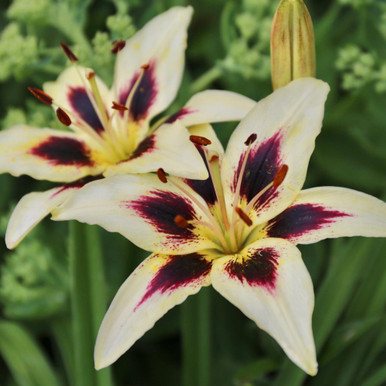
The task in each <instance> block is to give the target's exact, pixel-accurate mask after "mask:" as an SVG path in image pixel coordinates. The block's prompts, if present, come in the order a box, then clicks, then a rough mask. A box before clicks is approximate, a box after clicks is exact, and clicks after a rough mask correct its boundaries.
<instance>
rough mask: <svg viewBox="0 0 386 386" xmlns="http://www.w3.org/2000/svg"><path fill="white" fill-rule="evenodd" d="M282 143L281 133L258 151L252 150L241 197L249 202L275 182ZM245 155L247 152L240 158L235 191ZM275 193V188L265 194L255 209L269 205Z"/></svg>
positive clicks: (234, 184) (263, 144)
mask: <svg viewBox="0 0 386 386" xmlns="http://www.w3.org/2000/svg"><path fill="white" fill-rule="evenodd" d="M281 141H282V136H281V135H280V132H278V133H277V134H275V135H274V136H273V137H271V138H270V139H268V140H266V141H265V142H263V143H262V144H261V145H260V146H259V147H258V148H257V149H256V148H254V147H252V148H251V150H250V153H249V157H248V160H247V164H246V167H245V171H244V175H243V179H242V183H241V188H240V195H241V196H242V197H245V198H246V199H247V201H248V202H249V201H251V200H252V198H253V197H254V196H255V195H256V194H257V193H259V192H260V191H262V190H263V189H264V188H265V187H266V186H267V185H268V184H270V183H271V182H272V181H273V179H274V177H275V174H276V173H277V172H278V170H279V168H280V166H281V162H280V145H281ZM245 154H246V152H244V155H243V156H242V157H241V158H240V161H239V166H238V168H237V171H236V173H235V176H234V180H233V190H235V189H236V186H237V180H238V177H239V174H240V170H241V167H242V164H243V162H244V157H245ZM273 191H274V188H272V189H269V190H268V191H267V192H266V193H265V194H263V195H262V196H261V198H260V199H259V200H258V202H257V204H256V205H255V207H261V206H262V205H264V204H267V203H268V202H269V199H271V198H272V197H274V195H275V193H273Z"/></svg>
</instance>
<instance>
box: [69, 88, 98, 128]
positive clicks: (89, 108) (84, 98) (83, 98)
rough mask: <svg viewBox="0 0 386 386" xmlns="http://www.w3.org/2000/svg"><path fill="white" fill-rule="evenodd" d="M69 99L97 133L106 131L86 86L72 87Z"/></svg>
mask: <svg viewBox="0 0 386 386" xmlns="http://www.w3.org/2000/svg"><path fill="white" fill-rule="evenodd" d="M68 100H69V102H70V104H71V106H72V108H73V109H74V110H75V111H76V112H77V114H78V115H79V116H80V117H81V118H82V119H83V120H84V121H85V122H87V123H88V124H89V125H90V126H91V127H92V128H93V129H94V130H95V131H96V132H97V133H100V132H102V131H104V128H103V125H102V122H101V121H100V119H99V117H98V115H97V113H96V112H95V109H94V106H93V105H92V103H91V101H90V99H89V97H88V95H87V92H86V90H85V89H84V87H70V88H69V93H68Z"/></svg>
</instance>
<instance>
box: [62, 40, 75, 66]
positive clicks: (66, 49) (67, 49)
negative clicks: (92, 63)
mask: <svg viewBox="0 0 386 386" xmlns="http://www.w3.org/2000/svg"><path fill="white" fill-rule="evenodd" d="M60 47H62V50H63V51H64V53H65V54H66V56H67V58H68V59H70V61H71V62H72V63H74V62H77V61H78V58H77V57H76V55H75V54H74V53H73V52H72V51H71V50H70V47H69V46H68V45H67V44H65V43H63V42H60Z"/></svg>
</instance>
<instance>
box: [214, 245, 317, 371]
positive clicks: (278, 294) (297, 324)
mask: <svg viewBox="0 0 386 386" xmlns="http://www.w3.org/2000/svg"><path fill="white" fill-rule="evenodd" d="M211 280H212V285H213V287H214V288H215V289H216V290H217V291H218V292H219V293H220V294H221V295H223V296H224V297H225V298H226V299H228V300H229V301H230V302H231V303H232V304H234V305H235V306H236V307H238V308H239V309H240V310H241V311H242V312H243V313H244V314H245V315H246V316H248V317H249V318H250V319H252V320H253V321H254V322H255V323H256V324H257V326H258V327H260V328H261V329H263V330H264V331H266V332H267V333H268V334H270V335H271V336H272V337H273V338H274V339H275V340H276V341H277V342H278V343H279V344H280V346H281V347H282V348H283V350H284V351H285V353H286V354H287V356H288V357H289V358H290V359H291V360H292V361H293V362H294V363H295V364H297V365H298V366H299V367H300V368H302V369H303V370H304V371H305V372H307V373H308V374H310V375H315V374H316V372H317V363H316V353H315V345H314V340H313V336H312V327H311V317H312V311H313V307H314V292H313V287H312V281H311V278H310V275H309V273H308V271H307V269H306V267H305V265H304V263H303V261H302V258H301V255H300V251H299V250H298V249H297V248H296V247H295V246H294V245H293V244H291V243H289V242H288V241H286V240H281V239H264V240H260V241H258V242H256V243H254V244H251V245H250V246H249V247H248V248H245V249H244V250H243V251H242V252H241V253H240V254H238V255H236V256H225V257H223V258H220V259H218V260H215V261H214V263H213V268H212V271H211Z"/></svg>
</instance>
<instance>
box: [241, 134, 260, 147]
mask: <svg viewBox="0 0 386 386" xmlns="http://www.w3.org/2000/svg"><path fill="white" fill-rule="evenodd" d="M256 139H257V134H256V133H252V134H251V135H250V136H249V137H248V138H247V140H246V141H245V142H244V144H245V146H249V145H252V143H253V142H255V141H256Z"/></svg>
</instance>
